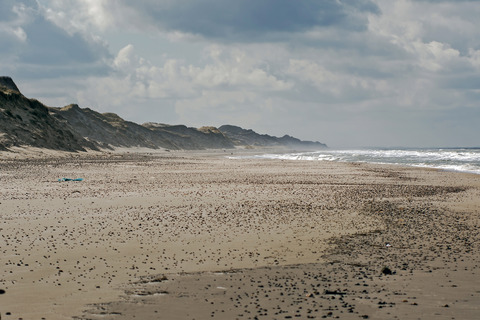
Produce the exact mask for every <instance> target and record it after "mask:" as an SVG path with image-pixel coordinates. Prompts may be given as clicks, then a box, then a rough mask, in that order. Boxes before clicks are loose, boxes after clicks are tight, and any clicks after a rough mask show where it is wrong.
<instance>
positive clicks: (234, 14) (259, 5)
mask: <svg viewBox="0 0 480 320" xmlns="http://www.w3.org/2000/svg"><path fill="white" fill-rule="evenodd" d="M126 5H129V4H126ZM132 6H133V5H132ZM134 6H135V9H136V10H140V11H142V14H146V15H147V16H149V17H150V18H151V19H152V21H153V23H155V24H156V25H157V26H158V27H160V28H162V29H166V30H169V31H180V32H185V33H191V34H196V35H201V36H203V37H206V38H216V39H223V40H227V41H228V40H237V41H256V40H260V39H262V40H264V39H265V38H270V37H272V36H275V35H276V34H285V33H298V32H302V31H306V30H310V29H313V28H316V27H332V26H334V27H336V28H345V29H350V30H362V29H364V28H365V23H366V20H364V19H362V18H360V17H359V13H365V12H372V13H378V8H377V7H376V5H375V4H373V3H372V2H371V1H369V0H357V1H353V0H351V1H343V2H340V1H335V0H325V1H318V0H304V1H292V0H242V1H225V0H204V1H198V0H181V1H163V2H162V1H160V2H159V1H155V2H153V1H149V2H144V3H143V4H138V3H137V2H135V4H134Z"/></svg>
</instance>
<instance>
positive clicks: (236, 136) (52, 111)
mask: <svg viewBox="0 0 480 320" xmlns="http://www.w3.org/2000/svg"><path fill="white" fill-rule="evenodd" d="M13 146H19V147H20V146H33V147H39V148H47V149H52V150H62V151H86V150H88V149H91V150H101V149H114V148H119V147H121V148H132V147H141V148H151V149H159V148H162V149H173V150H180V149H184V150H202V149H231V148H235V147H236V146H255V147H271V146H274V147H290V148H292V147H293V148H298V147H300V148H313V149H319V148H324V147H326V146H325V145H324V144H322V143H320V142H312V141H301V140H299V139H296V138H293V137H290V136H287V135H286V136H283V137H281V138H277V137H274V136H269V135H266V134H263V135H261V134H258V133H256V132H254V131H253V130H245V129H242V128H240V127H236V126H230V125H226V126H222V127H220V128H215V127H208V126H205V127H201V128H198V129H197V128H191V127H187V126H185V125H168V124H160V123H153V122H149V123H145V124H143V125H140V124H137V123H134V122H131V121H126V120H124V119H122V118H121V117H120V116H118V115H117V114H115V113H99V112H96V111H94V110H92V109H89V108H80V107H79V106H78V105H76V104H71V105H68V106H66V107H63V108H52V107H47V106H45V105H44V104H42V103H41V102H39V101H37V100H35V99H28V98H26V97H25V96H24V95H23V94H22V93H21V92H20V90H19V89H18V87H17V85H16V84H15V82H14V81H13V80H12V79H11V78H10V77H0V150H8V148H10V147H13Z"/></svg>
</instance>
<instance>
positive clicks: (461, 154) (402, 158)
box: [229, 148, 480, 174]
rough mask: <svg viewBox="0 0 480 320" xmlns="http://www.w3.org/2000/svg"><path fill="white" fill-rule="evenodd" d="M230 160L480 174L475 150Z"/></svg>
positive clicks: (326, 152) (306, 154)
mask: <svg viewBox="0 0 480 320" xmlns="http://www.w3.org/2000/svg"><path fill="white" fill-rule="evenodd" d="M229 158H231V159H241V158H243V159H246V158H250V159H252V158H254V159H279V160H303V161H338V162H367V163H378V164H395V165H406V166H415V167H427V168H435V169H440V170H447V171H458V172H468V173H476V174H480V149H476V148H449V149H445V148H444V149H381V148H379V149H353V150H321V151H314V152H296V153H282V154H259V155H252V156H238V157H229Z"/></svg>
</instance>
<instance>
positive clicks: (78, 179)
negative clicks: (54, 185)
mask: <svg viewBox="0 0 480 320" xmlns="http://www.w3.org/2000/svg"><path fill="white" fill-rule="evenodd" d="M58 181H59V182H63V181H83V178H77V179H71V178H61V179H58Z"/></svg>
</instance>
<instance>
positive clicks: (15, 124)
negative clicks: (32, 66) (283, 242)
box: [0, 77, 95, 151]
mask: <svg viewBox="0 0 480 320" xmlns="http://www.w3.org/2000/svg"><path fill="white" fill-rule="evenodd" d="M14 146H17V147H21V146H32V147H38V148H46V149H52V150H62V151H85V150H86V149H95V145H94V144H92V143H90V142H88V141H87V140H85V139H84V138H82V137H81V136H80V135H78V134H77V133H76V132H75V131H74V130H73V129H72V128H71V127H70V126H69V125H68V124H66V123H63V122H61V121H59V120H58V119H56V118H55V117H53V116H52V115H51V114H50V112H49V108H48V107H47V106H45V105H44V104H42V103H41V102H39V101H37V100H35V99H28V98H26V97H25V96H23V95H22V94H21V93H20V91H19V90H18V87H17V86H16V85H15V83H14V82H13V80H12V79H11V78H9V77H1V79H0V149H1V150H7V149H8V148H10V147H14Z"/></svg>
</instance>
